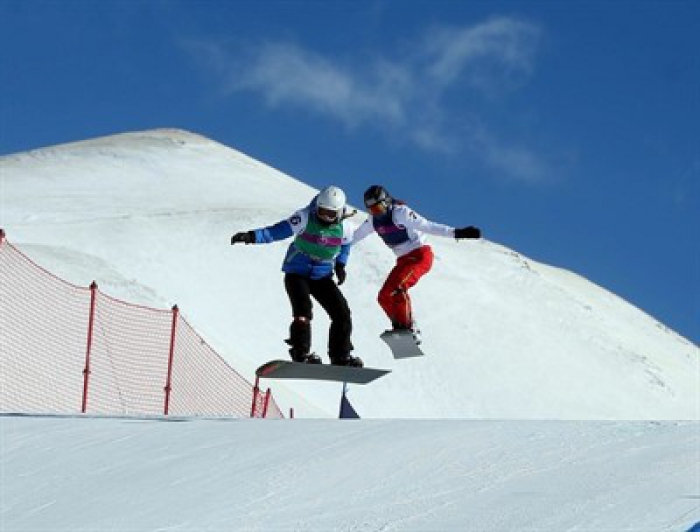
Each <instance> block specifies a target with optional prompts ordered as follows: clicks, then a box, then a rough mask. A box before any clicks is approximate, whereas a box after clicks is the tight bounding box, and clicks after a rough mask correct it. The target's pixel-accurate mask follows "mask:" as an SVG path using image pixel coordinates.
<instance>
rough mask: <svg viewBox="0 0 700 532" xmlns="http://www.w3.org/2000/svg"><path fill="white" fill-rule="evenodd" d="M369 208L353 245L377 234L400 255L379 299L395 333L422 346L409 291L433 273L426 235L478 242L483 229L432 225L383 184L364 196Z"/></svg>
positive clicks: (366, 192)
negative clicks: (403, 333) (406, 335)
mask: <svg viewBox="0 0 700 532" xmlns="http://www.w3.org/2000/svg"><path fill="white" fill-rule="evenodd" d="M364 202H365V207H366V208H367V210H368V211H369V213H370V216H369V217H368V218H367V220H365V222H364V223H363V224H362V225H361V226H360V227H358V228H357V230H355V233H354V234H353V237H352V242H353V245H354V244H356V243H358V242H359V241H361V240H362V239H363V238H365V237H366V236H367V235H369V234H370V233H372V232H376V233H377V234H378V235H379V236H380V237H381V239H382V240H383V241H384V243H385V244H386V245H387V246H388V247H389V248H390V249H391V250H392V251H393V252H394V253H395V254H396V256H397V257H398V258H397V261H396V266H394V268H393V269H392V270H391V273H389V276H388V277H387V279H386V281H385V282H384V285H383V286H382V288H381V290H379V295H378V297H377V300H378V302H379V305H380V306H381V307H382V309H384V312H385V313H386V315H387V317H388V318H389V320H391V325H392V328H393V329H394V330H401V329H407V330H411V331H412V332H413V335H414V338H415V339H416V342H417V343H420V332H419V331H418V329H417V327H416V324H415V320H414V319H413V311H412V308H411V298H410V296H409V294H408V290H409V289H410V288H412V287H413V286H415V284H416V283H417V282H418V280H419V279H420V278H421V277H423V275H425V274H426V273H428V272H429V271H430V268H431V267H432V265H433V251H432V249H431V247H430V246H429V245H427V244H426V238H425V234H426V233H427V234H431V235H437V236H443V237H450V238H456V239H458V240H460V239H463V238H472V239H478V238H481V230H479V229H478V228H477V227H473V226H469V227H464V228H454V227H450V226H448V225H442V224H438V223H435V222H431V221H429V220H427V219H425V218H423V217H422V216H420V215H419V214H418V213H416V212H415V211H414V210H412V209H410V208H409V207H408V206H407V205H406V204H405V203H403V202H402V201H399V200H396V199H394V198H392V197H391V195H390V194H389V192H387V190H386V189H385V188H384V187H382V186H380V185H373V186H371V187H369V188H368V189H367V190H366V191H365V194H364Z"/></svg>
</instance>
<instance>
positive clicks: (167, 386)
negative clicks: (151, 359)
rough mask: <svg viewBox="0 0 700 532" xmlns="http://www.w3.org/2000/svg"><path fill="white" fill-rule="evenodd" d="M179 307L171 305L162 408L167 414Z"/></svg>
mask: <svg viewBox="0 0 700 532" xmlns="http://www.w3.org/2000/svg"><path fill="white" fill-rule="evenodd" d="M178 312H179V309H178V308H177V305H173V326H172V328H171V330H170V354H169V356H168V379H167V381H166V383H165V388H164V389H165V407H164V409H163V414H164V415H166V416H167V415H168V412H169V411H170V390H171V389H172V386H171V384H172V377H173V356H174V354H175V328H176V326H177V315H178Z"/></svg>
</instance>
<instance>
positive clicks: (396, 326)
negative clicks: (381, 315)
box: [391, 321, 423, 345]
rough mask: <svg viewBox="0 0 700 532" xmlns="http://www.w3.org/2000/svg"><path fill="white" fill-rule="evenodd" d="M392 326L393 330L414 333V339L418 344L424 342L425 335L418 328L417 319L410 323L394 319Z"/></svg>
mask: <svg viewBox="0 0 700 532" xmlns="http://www.w3.org/2000/svg"><path fill="white" fill-rule="evenodd" d="M391 326H392V331H394V332H403V331H406V332H410V333H411V334H412V335H413V340H414V341H415V342H416V345H420V344H421V343H422V342H423V337H422V335H421V332H420V329H419V328H418V325H417V324H416V322H415V321H412V322H411V324H410V325H406V324H403V323H398V322H396V321H394V322H392V323H391Z"/></svg>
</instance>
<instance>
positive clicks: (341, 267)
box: [335, 262, 348, 286]
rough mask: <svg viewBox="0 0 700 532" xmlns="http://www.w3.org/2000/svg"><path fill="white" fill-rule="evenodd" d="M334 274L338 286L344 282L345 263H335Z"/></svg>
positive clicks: (345, 274)
mask: <svg viewBox="0 0 700 532" xmlns="http://www.w3.org/2000/svg"><path fill="white" fill-rule="evenodd" d="M335 276H336V277H337V278H338V286H340V285H341V284H343V283H344V282H345V278H346V277H347V276H348V274H347V273H346V272H345V264H343V263H341V262H336V263H335Z"/></svg>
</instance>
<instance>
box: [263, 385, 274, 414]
mask: <svg viewBox="0 0 700 532" xmlns="http://www.w3.org/2000/svg"><path fill="white" fill-rule="evenodd" d="M270 397H272V391H271V390H270V388H268V389H267V391H266V392H265V404H264V405H263V412H262V417H263V419H265V418H267V405H269V404H270Z"/></svg>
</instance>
